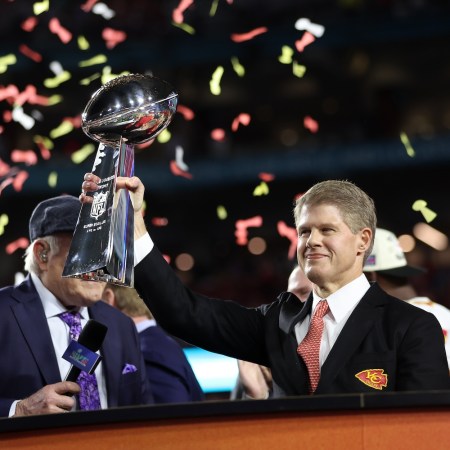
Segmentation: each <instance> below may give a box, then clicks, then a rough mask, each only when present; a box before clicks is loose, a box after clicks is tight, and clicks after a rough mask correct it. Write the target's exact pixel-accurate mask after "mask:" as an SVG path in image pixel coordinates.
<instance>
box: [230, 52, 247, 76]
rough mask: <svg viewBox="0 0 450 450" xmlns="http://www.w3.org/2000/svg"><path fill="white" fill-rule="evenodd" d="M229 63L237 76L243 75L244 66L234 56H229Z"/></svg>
mask: <svg viewBox="0 0 450 450" xmlns="http://www.w3.org/2000/svg"><path fill="white" fill-rule="evenodd" d="M231 65H232V66H233V70H234V71H235V72H236V73H237V74H238V76H239V77H243V76H244V75H245V68H244V66H243V65H242V64H241V63H240V62H239V60H238V59H237V58H236V57H235V56H233V57H232V58H231Z"/></svg>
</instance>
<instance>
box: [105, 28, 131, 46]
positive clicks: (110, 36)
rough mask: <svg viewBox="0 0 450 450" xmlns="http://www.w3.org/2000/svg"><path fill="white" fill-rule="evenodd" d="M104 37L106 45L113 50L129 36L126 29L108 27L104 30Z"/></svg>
mask: <svg viewBox="0 0 450 450" xmlns="http://www.w3.org/2000/svg"><path fill="white" fill-rule="evenodd" d="M102 38H103V39H104V41H105V42H106V47H107V48H108V49H110V50H111V49H112V48H114V47H115V46H116V45H117V44H120V43H121V42H123V41H124V40H125V39H126V38H127V34H126V33H125V32H124V31H120V30H114V29H112V28H108V27H106V28H104V29H103V31H102Z"/></svg>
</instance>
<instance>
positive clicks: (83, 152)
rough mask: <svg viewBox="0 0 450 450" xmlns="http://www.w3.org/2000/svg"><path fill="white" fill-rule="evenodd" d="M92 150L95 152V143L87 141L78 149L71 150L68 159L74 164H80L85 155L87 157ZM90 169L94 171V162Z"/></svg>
mask: <svg viewBox="0 0 450 450" xmlns="http://www.w3.org/2000/svg"><path fill="white" fill-rule="evenodd" d="M94 152H95V145H94V144H91V143H89V144H86V145H84V146H83V147H81V148H80V149H79V150H76V151H75V152H73V153H72V155H71V156H70V159H71V160H72V162H74V163H75V164H81V163H82V162H83V161H84V160H85V159H86V158H87V157H89V156H90V155H91V154H92V153H94ZM92 171H95V162H94V168H93V169H92Z"/></svg>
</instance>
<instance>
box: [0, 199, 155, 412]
mask: <svg viewBox="0 0 450 450" xmlns="http://www.w3.org/2000/svg"><path fill="white" fill-rule="evenodd" d="M80 207H81V204H80V202H79V200H78V199H77V198H76V197H72V196H69V195H64V196H59V197H55V198H51V199H48V200H44V201H43V202H41V203H39V204H38V205H37V207H36V208H35V210H34V211H33V213H32V216H31V218H30V222H29V232H30V240H31V244H30V246H29V247H28V248H27V250H26V256H25V269H26V270H27V271H28V272H29V275H28V276H27V277H26V279H25V280H24V281H23V282H22V283H21V284H20V285H18V286H9V287H5V288H3V289H1V290H0V332H1V339H0V354H1V355H2V358H1V360H2V365H1V370H0V416H24V415H32V414H48V413H58V412H65V411H70V410H73V409H99V408H102V409H103V408H107V407H115V406H125V405H138V404H143V403H152V397H151V393H150V389H149V385H148V381H147V378H146V376H145V366H144V362H143V358H142V354H141V352H140V349H139V340H138V335H137V332H136V328H135V326H134V323H133V322H132V320H131V319H130V318H128V317H126V316H125V315H124V314H122V313H120V312H119V311H117V310H116V309H115V308H112V307H111V306H109V305H107V304H106V303H104V302H102V301H99V300H100V299H101V295H102V292H103V289H104V286H105V284H104V283H98V282H89V281H83V280H80V279H75V278H62V277H61V274H62V271H63V268H64V264H65V260H66V257H67V253H68V251H69V247H70V243H71V240H72V235H73V231H74V230H75V226H76V224H77V220H78V214H79V211H80ZM88 319H95V320H97V321H98V322H100V323H102V324H104V325H106V326H107V327H108V330H107V333H106V337H105V339H104V341H103V344H102V346H101V348H100V353H101V355H102V357H103V360H102V362H101V363H100V364H99V366H98V367H97V368H96V370H95V376H93V377H91V378H90V380H89V387H88V389H84V382H81V381H80V380H81V378H78V379H77V383H74V382H70V381H61V380H63V379H64V378H65V376H66V374H67V372H68V370H69V369H70V364H69V362H67V361H66V360H65V359H63V358H62V355H63V353H64V351H65V350H66V348H67V346H68V344H69V338H75V337H76V334H77V333H79V331H80V330H81V328H82V327H83V326H84V325H85V324H86V322H87V320H88ZM76 328H77V329H78V330H76ZM86 391H88V392H89V393H90V394H91V396H90V397H89V398H88V399H87V400H86V398H87V397H86V396H85V395H84V394H85V392H86Z"/></svg>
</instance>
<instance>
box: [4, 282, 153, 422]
mask: <svg viewBox="0 0 450 450" xmlns="http://www.w3.org/2000/svg"><path fill="white" fill-rule="evenodd" d="M89 314H90V316H91V318H92V319H95V320H97V321H99V322H101V323H103V324H104V325H106V326H107V327H108V331H107V333H106V337H105V340H104V341H103V345H102V346H101V348H100V351H101V353H102V355H103V360H102V363H103V370H104V373H105V380H106V388H107V397H108V407H114V406H125V405H139V404H142V403H152V397H151V392H150V389H149V385H148V381H147V378H146V377H145V366H144V362H143V358H142V354H141V352H140V349H139V340H138V339H139V338H138V335H137V332H136V327H135V325H134V323H133V321H132V320H131V319H129V318H128V317H126V316H125V315H124V314H122V313H120V312H119V311H117V310H116V309H115V308H112V307H111V306H109V305H107V304H106V303H104V302H102V301H99V302H97V303H96V304H95V305H94V306H93V307H91V308H89ZM0 355H1V357H0V416H7V415H8V413H9V408H10V406H11V404H12V402H13V401H14V400H18V399H22V398H25V397H27V396H29V395H31V394H33V393H34V392H36V391H38V390H39V389H41V388H42V387H43V386H45V385H47V384H53V383H56V382H58V381H61V375H60V373H59V368H58V363H57V356H56V354H55V351H54V348H53V344H52V340H51V336H50V330H49V328H48V324H47V319H46V317H45V313H44V308H43V306H42V303H41V300H40V298H39V296H38V293H37V291H36V288H35V287H34V284H33V282H32V280H31V278H30V277H27V278H26V279H25V280H24V281H23V282H22V283H21V284H20V285H18V286H17V287H13V286H10V287H6V288H4V289H1V290H0ZM59 357H60V356H59ZM127 363H128V364H133V365H134V366H135V367H136V368H137V371H136V372H131V373H127V374H122V370H123V368H124V366H125V364H127Z"/></svg>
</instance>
